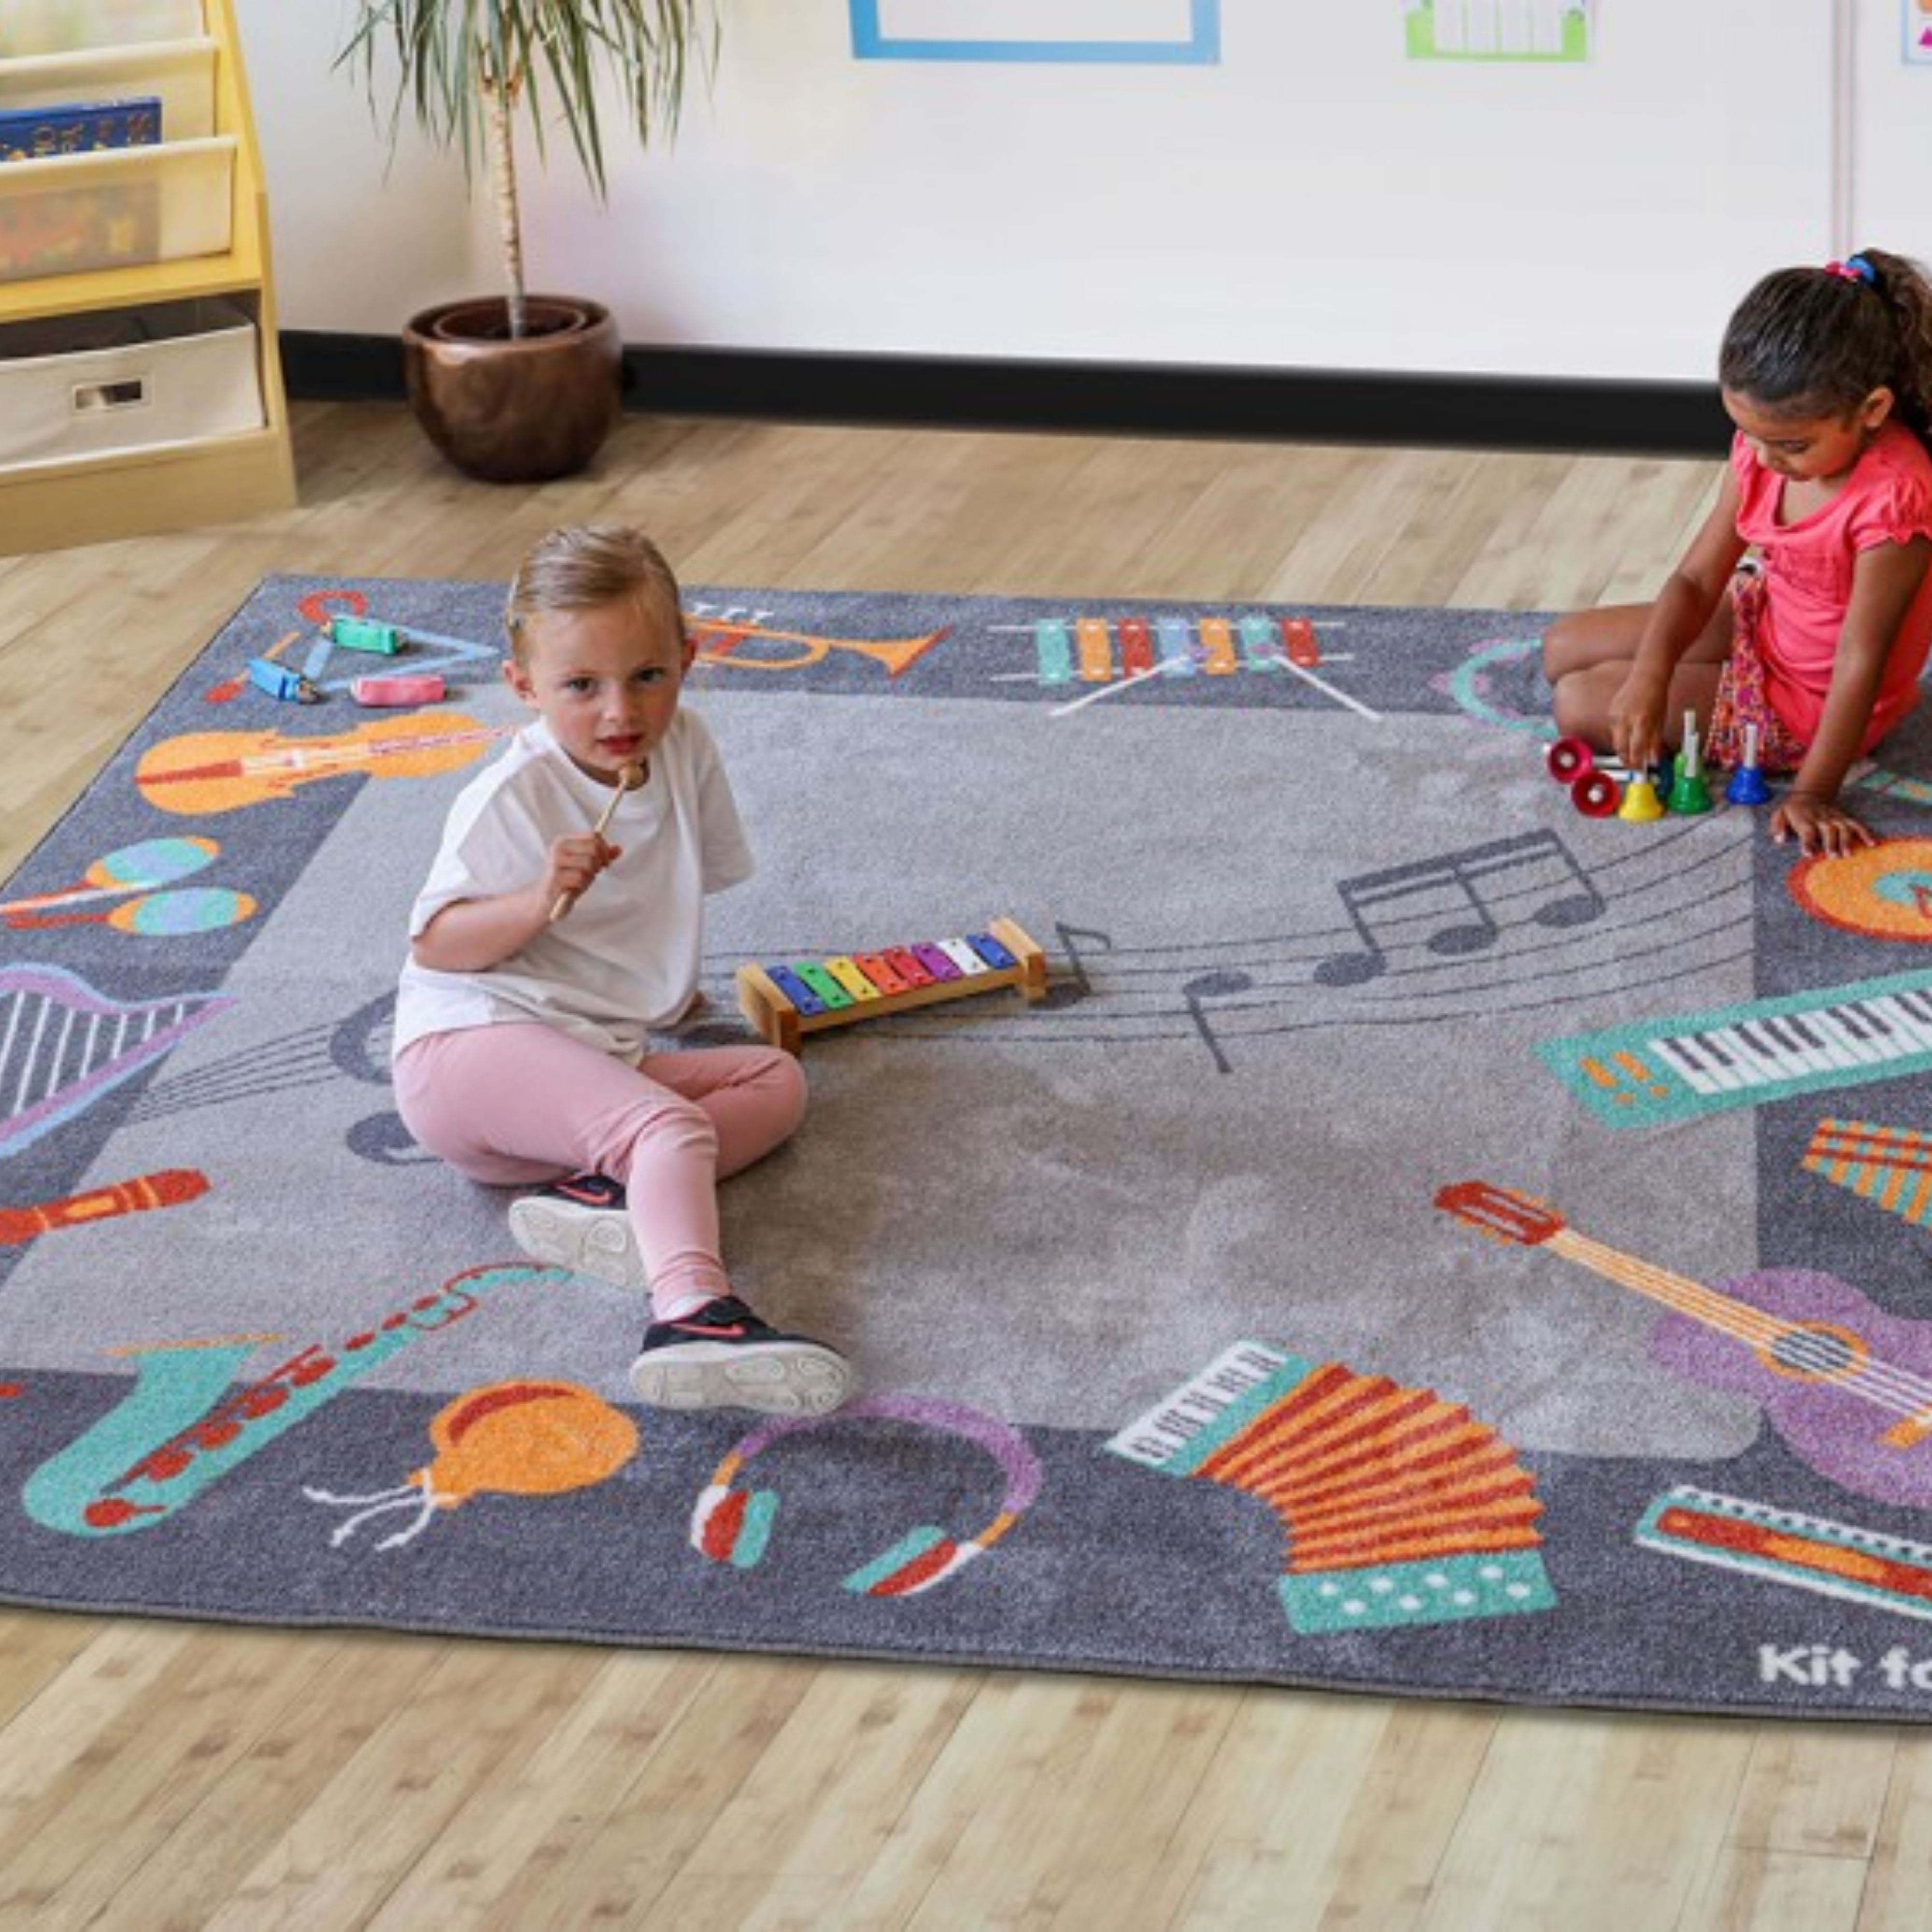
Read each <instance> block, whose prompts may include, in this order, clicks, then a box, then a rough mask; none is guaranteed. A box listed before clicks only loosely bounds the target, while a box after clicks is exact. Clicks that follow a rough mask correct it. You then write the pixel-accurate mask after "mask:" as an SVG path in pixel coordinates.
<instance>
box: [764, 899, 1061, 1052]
mask: <svg viewBox="0 0 1932 1932" xmlns="http://www.w3.org/2000/svg"><path fill="white" fill-rule="evenodd" d="M736 977H737V982H738V1004H739V1007H740V1009H741V1010H742V1011H743V1013H744V1016H745V1019H748V1021H750V1022H751V1025H752V1027H753V1028H754V1029H755V1030H756V1031H757V1034H759V1036H760V1038H762V1039H764V1040H769V1042H770V1043H771V1044H772V1046H778V1047H782V1048H784V1050H785V1051H786V1052H787V1053H796V1052H798V1050H799V1040H800V1038H801V1037H802V1036H803V1035H804V1034H808V1033H818V1032H821V1031H823V1030H824V1029H825V1028H828V1027H836V1026H847V1025H850V1023H851V1022H853V1021H854V1020H869V1019H877V1018H878V1017H879V1016H880V1015H882V1014H884V1013H903V1012H904V1011H905V1010H906V1009H907V1008H908V1007H926V1006H932V1005H934V1004H937V1003H938V1001H941V1000H963V999H967V998H971V996H972V995H974V994H975V993H990V992H993V991H994V990H995V989H997V988H998V987H1001V986H1011V987H1013V988H1014V989H1016V991H1017V992H1019V994H1020V995H1022V998H1025V999H1026V1000H1027V1001H1029V1002H1031V1001H1037V1000H1043V999H1044V998H1046V953H1044V952H1043V951H1042V950H1040V947H1039V946H1038V945H1037V944H1035V942H1034V941H1032V940H1031V939H1030V938H1028V936H1027V935H1026V934H1025V932H1024V931H1022V929H1021V928H1020V927H1019V926H1017V925H1016V924H1015V923H1014V922H1013V920H1011V919H994V920H993V921H992V922H991V923H990V924H989V926H988V927H987V929H986V931H985V932H975V933H970V934H968V935H966V936H965V938H959V939H938V940H931V941H918V942H916V943H915V944H912V945H910V946H894V947H886V949H885V950H883V951H882V952H877V953H852V954H850V955H841V956H839V957H838V958H836V959H822V960H795V961H793V962H790V963H789V964H784V965H769V966H740V967H739V968H738V971H737V976H736Z"/></svg>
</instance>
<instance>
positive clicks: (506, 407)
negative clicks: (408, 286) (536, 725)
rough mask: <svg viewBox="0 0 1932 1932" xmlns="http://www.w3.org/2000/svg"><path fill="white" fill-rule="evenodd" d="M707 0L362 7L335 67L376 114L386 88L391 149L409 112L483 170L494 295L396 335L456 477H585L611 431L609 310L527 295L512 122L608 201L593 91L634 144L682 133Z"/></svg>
mask: <svg viewBox="0 0 1932 1932" xmlns="http://www.w3.org/2000/svg"><path fill="white" fill-rule="evenodd" d="M715 32H716V30H715V23H714V21H713V19H712V0H355V13H354V17H353V26H352V28H351V30H350V37H349V39H348V41H347V44H346V45H345V46H344V49H343V51H342V53H341V56H340V57H339V59H338V65H347V66H348V68H350V71H351V72H352V73H353V74H359V75H360V76H361V77H362V80H363V82H364V84H365V88H366V89H367V91H368V96H369V101H370V104H371V107H372V109H374V108H377V107H379V106H380V99H381V97H382V96H383V94H384V93H385V92H386V89H387V88H388V86H389V77H391V76H392V75H393V77H394V81H393V86H394V92H393V98H392V106H391V107H390V110H389V130H390V133H391V136H392V139H393V137H394V134H395V129H396V127H397V125H398V123H399V122H400V121H401V116H402V113H403V109H404V104H405V103H406V102H407V104H409V105H410V107H411V108H412V109H413V112H414V115H415V118H416V122H417V124H418V125H419V127H421V128H422V130H423V131H424V132H425V133H426V134H427V135H428V136H429V138H430V139H431V140H433V141H434V142H437V143H438V144H439V145H443V146H446V147H448V146H452V145H453V146H455V147H456V148H458V151H460V153H461V154H462V157H463V170H464V173H465V175H466V178H468V179H469V180H470V181H472V182H473V181H474V180H475V171H476V166H477V163H478V160H479V159H480V160H482V161H483V162H484V163H486V164H487V169H488V172H489V178H490V189H491V193H492V196H493V200H494V202H495V206H496V232H497V239H498V242H499V245H500V247H501V248H502V267H503V293H502V294H501V295H497V296H471V297H466V298H465V299H462V300H460V301H457V302H444V303H441V304H439V305H437V306H436V307H435V308H429V309H425V310H424V311H422V313H421V314H418V315H416V316H413V317H411V318H410V321H409V323H408V324H407V326H406V327H405V328H404V332H403V364H404V376H405V377H406V379H407V383H408V388H409V395H410V404H411V407H413V409H414V410H415V411H416V416H417V419H418V420H419V422H421V423H422V425H423V428H424V429H425V431H426V432H427V433H428V436H429V438H430V440H431V442H432V443H434V444H435V445H436V446H437V449H440V451H441V452H443V455H445V456H446V457H447V458H449V460H450V461H451V462H452V463H455V465H456V466H457V467H458V469H462V470H463V471H465V472H466V473H467V474H469V475H472V476H477V477H481V478H485V479H487V480H488V481H493V482H535V481H541V480H542V479H543V478H546V477H551V476H565V475H570V474H571V473H572V472H574V471H576V470H578V469H582V468H583V466H584V465H585V464H586V463H589V460H591V458H592V457H593V456H595V454H596V453H597V451H598V448H599V446H601V444H602V443H603V440H604V437H606V436H607V434H609V432H610V429H611V428H612V426H613V425H614V424H615V423H616V419H617V417H618V415H619V411H620V409H621V407H622V403H621V389H622V362H623V343H622V338H621V336H620V335H619V331H618V328H617V325H616V321H615V320H614V319H613V317H612V316H611V314H610V311H608V310H607V308H604V306H603V305H602V304H601V303H599V302H593V301H591V300H589V299H586V298H581V297H575V296H551V295H538V294H532V293H530V292H529V290H526V287H525V286H524V281H523V227H522V223H521V220H520V216H519V214H518V210H517V171H516V154H515V144H514V139H513V136H514V129H515V124H516V121H517V117H518V115H523V116H525V117H526V118H527V120H528V121H529V125H530V127H531V128H532V131H533V133H534V134H535V142H536V149H537V152H538V155H539V157H541V156H543V155H544V153H545V147H544V142H545V136H546V133H547V132H548V131H549V130H548V129H547V125H546V124H547V121H550V119H551V118H553V117H554V118H555V119H556V120H557V121H561V122H562V124H563V127H565V130H567V131H568V135H569V138H570V142H571V146H572V147H573V148H574V150H575V152H576V154H577V160H578V161H579V162H580V163H581V165H582V166H583V172H584V174H585V176H586V178H587V180H588V181H589V185H590V187H591V188H592V191H593V192H594V193H595V194H596V196H597V197H598V199H599V200H600V201H601V200H602V199H604V193H605V188H606V177H605V171H604V119H603V118H602V114H601V103H600V99H599V93H598V83H599V82H600V80H604V79H608V80H610V81H612V82H613V83H614V84H615V85H614V87H613V90H612V96H611V98H616V99H619V100H621V101H622V104H623V107H624V110H625V118H627V119H628V122H629V124H630V126H631V130H632V131H633V132H634V134H635V135H636V137H637V141H638V142H639V144H640V145H648V144H649V142H650V141H651V140H652V138H653V137H654V136H657V135H658V134H660V133H666V134H667V133H670V131H671V130H673V128H674V127H675V126H676V120H677V113H678V109H679V104H680V103H681V101H682V98H683V94H684V84H685V77H686V75H687V74H688V72H689V70H690V67H691V61H692V59H693V58H694V56H696V55H703V57H704V58H706V60H707V61H708V60H709V57H710V55H711V54H712V52H713V51H714V49H715Z"/></svg>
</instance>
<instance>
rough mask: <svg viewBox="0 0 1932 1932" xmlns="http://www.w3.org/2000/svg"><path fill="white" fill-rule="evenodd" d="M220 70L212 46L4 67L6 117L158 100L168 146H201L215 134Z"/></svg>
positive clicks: (170, 43) (134, 50)
mask: <svg viewBox="0 0 1932 1932" xmlns="http://www.w3.org/2000/svg"><path fill="white" fill-rule="evenodd" d="M5 12H6V0H0V17H4V16H5ZM214 62H215V46H214V41H213V40H208V39H206V38H203V39H201V40H166V41H158V42H157V43H155V44H154V45H153V46H137V47H104V48H101V49H98V50H96V51H95V52H89V53H73V54H46V55H37V56H34V57H32V58H28V59H25V60H0V112H5V111H7V110H12V109H14V108H19V107H63V106H65V105H67V104H70V103H73V102H81V103H86V104H93V103H96V102H100V101H126V100H128V99H130V98H142V97H152V98H155V99H157V100H158V101H160V104H161V118H160V138H161V139H163V141H194V140H200V139H204V138H205V136H208V135H210V134H211V133H214Z"/></svg>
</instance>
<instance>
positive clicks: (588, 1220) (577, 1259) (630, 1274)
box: [510, 1195, 650, 1295]
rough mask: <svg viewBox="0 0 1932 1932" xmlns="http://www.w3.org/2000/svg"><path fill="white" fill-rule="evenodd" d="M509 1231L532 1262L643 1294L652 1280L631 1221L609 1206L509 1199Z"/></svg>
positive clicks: (534, 1196) (537, 1199)
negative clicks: (577, 1205)
mask: <svg viewBox="0 0 1932 1932" xmlns="http://www.w3.org/2000/svg"><path fill="white" fill-rule="evenodd" d="M510 1232H511V1235H512V1236H513V1237H514V1238H515V1241H516V1243H517V1246H518V1247H520V1248H521V1249H522V1250H523V1252H524V1253H525V1254H526V1255H528V1256H529V1257H530V1258H531V1259H532V1260H533V1261H539V1262H547V1263H549V1264H550V1265H551V1266H552V1267H553V1268H568V1269H569V1271H571V1274H581V1275H588V1276H589V1278H590V1279H591V1280H592V1281H601V1282H604V1283H607V1284H608V1285H609V1286H610V1287H613V1288H625V1289H629V1290H630V1291H631V1292H632V1293H633V1294H634V1295H642V1294H643V1293H645V1292H646V1290H647V1289H649V1286H650V1283H649V1278H648V1277H646V1274H645V1273H644V1264H643V1259H642V1258H641V1257H640V1256H639V1254H638V1253H637V1242H636V1241H635V1240H634V1238H633V1237H632V1235H631V1230H630V1226H629V1224H628V1223H627V1222H625V1221H624V1220H622V1217H617V1216H613V1214H612V1211H610V1209H609V1208H573V1207H572V1206H571V1205H570V1204H569V1202H567V1201H562V1202H559V1201H551V1200H547V1199H543V1198H542V1197H541V1196H536V1195H526V1196H523V1199H520V1200H517V1201H513V1202H511V1203H510Z"/></svg>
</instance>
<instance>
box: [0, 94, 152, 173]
mask: <svg viewBox="0 0 1932 1932" xmlns="http://www.w3.org/2000/svg"><path fill="white" fill-rule="evenodd" d="M160 138H161V101H160V95H156V94H141V95H130V97H129V98H127V99H126V100H124V101H62V102H58V103H57V104H54V105H52V106H50V107H0V163H4V162H7V161H44V160H52V158H53V157H54V156H55V155H56V154H95V153H97V152H98V151H100V150H101V149H102V148H146V147H151V146H152V145H154V143H155V142H157V141H159V140H160Z"/></svg>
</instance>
